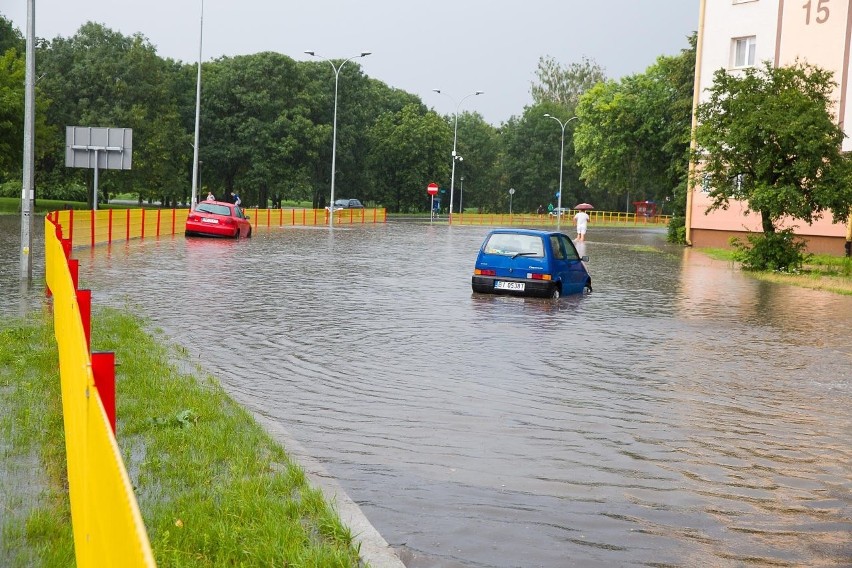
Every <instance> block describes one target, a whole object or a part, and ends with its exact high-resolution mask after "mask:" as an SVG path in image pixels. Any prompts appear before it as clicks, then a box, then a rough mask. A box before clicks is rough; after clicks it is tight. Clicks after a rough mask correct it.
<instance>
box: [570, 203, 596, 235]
mask: <svg viewBox="0 0 852 568" xmlns="http://www.w3.org/2000/svg"><path fill="white" fill-rule="evenodd" d="M574 209H576V210H577V214H576V215H574V224H575V225H576V226H577V240H578V241H585V240H586V228H587V227H588V225H589V214H588V213H586V211H587V210H588V209H594V208H593V207H592V206H591V205H589V204H588V203H580V204H579V205H575V206H574Z"/></svg>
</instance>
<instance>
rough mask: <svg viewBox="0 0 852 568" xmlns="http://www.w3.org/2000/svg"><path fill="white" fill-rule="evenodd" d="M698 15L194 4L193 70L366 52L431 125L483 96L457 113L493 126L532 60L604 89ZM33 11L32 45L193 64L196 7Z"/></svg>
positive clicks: (599, 0) (692, 10)
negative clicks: (432, 113) (113, 43)
mask: <svg viewBox="0 0 852 568" xmlns="http://www.w3.org/2000/svg"><path fill="white" fill-rule="evenodd" d="M27 4H28V1H27V0H2V3H0V13H2V14H3V15H4V16H5V17H6V18H8V19H11V20H12V22H13V23H14V24H15V25H16V27H18V29H20V30H21V31H22V32H23V33H26V31H25V29H26V19H27ZM698 6H699V0H528V1H526V2H524V1H518V0H431V1H428V2H409V1H406V0H361V1H359V2H356V1H355V0H309V1H301V2H288V1H286V0H236V1H235V0H204V40H203V54H202V59H203V60H204V61H208V60H211V59H215V58H217V57H220V56H223V55H228V56H232V55H244V54H251V53H258V52H261V51H275V52H278V53H283V54H285V55H288V56H290V57H292V58H294V59H298V60H306V59H309V58H310V57H309V56H307V55H305V54H304V53H303V52H304V51H305V50H314V51H316V52H317V54H318V55H322V56H324V57H327V58H329V59H338V58H339V59H345V58H348V57H351V56H353V55H357V54H359V53H360V52H362V51H371V52H372V55H370V56H368V57H366V58H364V59H358V60H357V61H358V62H359V63H360V64H361V65H362V66H363V69H364V72H365V73H366V74H367V75H369V76H370V77H373V78H375V79H378V80H380V81H383V82H384V83H387V84H388V85H390V86H392V87H396V88H399V89H403V90H405V91H408V92H410V93H414V94H417V95H419V96H420V97H421V99H422V100H423V102H424V103H425V104H426V105H428V106H430V107H432V108H434V109H435V110H437V111H438V112H440V113H442V114H452V113H453V112H455V110H456V108H457V105H458V103H459V102H460V101H461V99H462V98H463V97H465V95H467V94H469V93H472V92H474V91H476V90H482V91H485V94H483V95H481V96H478V97H475V98H474V97H471V98H469V99H467V100H465V101H464V102H463V103H462V106H461V108H460V111H461V112H463V111H466V110H467V111H476V112H479V113H480V114H481V115H482V116H483V117H484V118H485V120H487V121H488V122H490V123H492V124H494V125H499V124H500V123H502V122H504V121H506V120H508V119H509V118H510V117H511V116H513V115H520V114H522V113H523V110H524V107H525V106H527V105H529V104H530V103H531V102H532V98H531V97H530V84H531V82H532V81H533V80H534V78H535V70H536V67H537V65H538V60H539V58H540V57H542V56H552V57H554V58H555V59H556V60H557V61H559V62H560V63H561V64H563V65H568V64H570V63H573V62H579V61H581V59H582V58H583V57H584V56H585V57H588V58H590V59H593V60H594V61H596V62H597V63H598V64H599V65H601V66H602V67H603V68H604V69H605V70H606V73H607V76H609V77H611V78H614V79H618V78H620V77H623V76H625V75H630V74H633V73H641V72H643V71H645V69H646V68H647V67H648V66H650V65H652V64H653V63H654V61H655V60H656V58H657V57H658V56H660V55H677V54H678V53H679V52H680V50H681V49H684V48H686V47H687V46H688V43H687V39H686V38H687V36H689V34H691V33H692V32H693V31H695V30H696V29H697V26H698ZM35 12H36V18H35V22H36V36H37V37H42V38H47V39H53V38H55V37H56V36H63V37H70V36H72V35H74V34H75V33H76V32H77V30H78V29H79V27H80V26H81V25H82V24H84V23H85V22H87V21H94V22H98V23H102V24H104V25H106V26H107V27H108V28H110V29H112V30H115V31H119V32H121V33H122V34H124V35H128V36H129V35H132V34H134V33H137V32H138V33H141V34H142V35H144V36H145V37H146V38H148V40H149V41H150V42H151V43H152V44H153V45H154V46H155V47H156V48H157V53H158V54H159V55H160V56H161V57H171V58H173V59H178V60H181V61H184V62H189V63H194V62H196V61H197V60H198V45H199V27H200V25H199V24H200V17H201V0H144V1H143V0H111V1H107V2H85V1H83V2H80V1H69V0H35ZM329 76H330V79H331V77H333V75H332V70H331V67H330V66H329ZM202 85H203V78H202ZM340 88H341V89H345V88H346V85H345V84H342V83H341V85H340ZM435 88H440V89H442V90H443V91H445V92H446V93H448V94H449V95H450V96H451V97H453V99H454V100H455V102H453V100H452V99H450V98H448V97H445V96H442V95H438V94H436V93H433V92H432V89H435Z"/></svg>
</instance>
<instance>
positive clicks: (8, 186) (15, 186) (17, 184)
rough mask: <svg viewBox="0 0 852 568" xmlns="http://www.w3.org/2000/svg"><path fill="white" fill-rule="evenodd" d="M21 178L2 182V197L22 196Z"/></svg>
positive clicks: (0, 185)
mask: <svg viewBox="0 0 852 568" xmlns="http://www.w3.org/2000/svg"><path fill="white" fill-rule="evenodd" d="M20 196H21V180H16V181H6V182H3V183H0V197H20Z"/></svg>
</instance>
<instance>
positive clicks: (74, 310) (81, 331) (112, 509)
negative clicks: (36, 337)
mask: <svg viewBox="0 0 852 568" xmlns="http://www.w3.org/2000/svg"><path fill="white" fill-rule="evenodd" d="M101 213H103V214H104V215H107V216H108V215H109V213H108V212H107V211H104V212H100V211H99V212H98V214H101ZM95 218H96V217H95V216H93V217H92V219H95ZM144 225H145V223H144V222H143V224H142V226H144ZM109 226H110V227H112V225H109ZM97 229H98V227H97V225H95V227H94V228H93V229H92V230H91V235H92V236H91V238H92V239H93V240H94V239H98V238H100V237H98V236H97V235H98V231H97ZM44 231H45V239H44V248H45V277H46V280H47V287H48V290H49V292H50V294H51V295H52V296H53V321H54V333H55V335H56V344H57V346H58V352H59V375H60V381H61V383H62V415H63V420H64V425H65V453H66V457H67V460H66V461H67V468H68V496H69V500H70V503H71V523H72V530H73V534H74V553H75V557H76V561H77V566H80V567H90V566H127V567H137V566H138V567H153V566H156V564H155V562H154V556H153V554H152V552H151V545H150V542H149V540H148V534H147V532H146V530H145V525H144V524H143V522H142V515H141V514H140V512H139V506H138V504H137V502H136V497H135V495H134V494H133V488H132V486H131V483H130V478H129V476H128V475H127V471H126V469H125V466H124V462H123V461H122V458H121V453H120V452H119V449H118V444H117V443H116V440H115V436H114V422H113V423H112V424H111V423H110V417H109V416H108V412H109V410H112V411H113V412H114V398H113V399H112V403H111V405H110V403H108V402H106V401H107V400H108V392H105V391H109V389H110V386H111V384H114V383H113V380H114V375H113V374H112V373H114V359H113V358H112V353H96V354H94V355H93V354H91V352H90V340H89V321H90V317H89V314H90V305H89V301H90V299H91V295H90V293H89V291H88V290H77V262H76V261H74V260H72V259H71V258H70V251H71V246H72V243H71V240H70V239H64V238H63V234H62V227H61V226H60V225H57V224H56V221H55V220H54V219H53V218H52V215H48V216H47V217H46V218H45V223H44ZM103 375H110V376H107V377H104V376H103ZM105 395H106V396H105ZM109 406H112V408H108V407H109ZM112 419H113V420H114V414H113V417H112Z"/></svg>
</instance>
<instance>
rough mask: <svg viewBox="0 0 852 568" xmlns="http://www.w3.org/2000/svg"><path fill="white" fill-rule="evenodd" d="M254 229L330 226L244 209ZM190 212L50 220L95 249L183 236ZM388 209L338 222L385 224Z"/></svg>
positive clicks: (316, 219)
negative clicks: (116, 244)
mask: <svg viewBox="0 0 852 568" xmlns="http://www.w3.org/2000/svg"><path fill="white" fill-rule="evenodd" d="M243 211H245V213H246V215H248V216H249V218H250V221H251V224H252V227H254V228H255V229H257V228H263V227H266V228H272V227H281V226H284V225H305V226H311V225H327V224H328V211H327V210H325V209H244V210H243ZM188 215H189V209H100V210H98V211H89V210H74V209H69V210H63V211H53V212H51V213H48V215H47V217H48V219H50V220H51V221H53V222H54V223H55V224H57V225H60V226H62V227H63V229H64V236H65V238H66V239H68V240H69V241H70V242H71V246H72V247H79V246H91V247H93V246H95V245H98V244H105V243H106V244H109V243H115V242H120V241H129V240H130V239H144V238H145V237H158V236H164V235H176V234H181V233H183V231H184V228H185V227H186V218H187V216H188ZM386 221H387V213H386V211H385V210H384V209H340V210H338V211H335V212H334V222H335V223H336V224H341V225H353V224H365V223H385V222H386Z"/></svg>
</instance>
